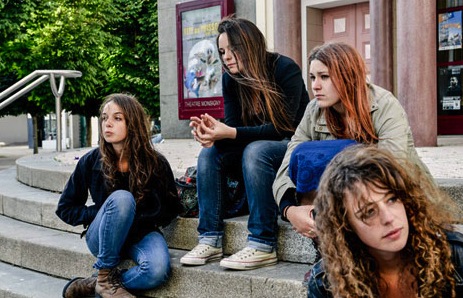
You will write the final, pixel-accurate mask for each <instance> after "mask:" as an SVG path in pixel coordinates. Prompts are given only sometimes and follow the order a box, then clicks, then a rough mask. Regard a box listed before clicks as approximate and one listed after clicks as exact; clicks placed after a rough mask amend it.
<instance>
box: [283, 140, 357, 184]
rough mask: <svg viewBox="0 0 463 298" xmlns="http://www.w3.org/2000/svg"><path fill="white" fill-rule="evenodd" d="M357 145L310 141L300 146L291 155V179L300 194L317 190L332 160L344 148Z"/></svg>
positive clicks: (350, 142) (352, 143) (352, 142)
mask: <svg viewBox="0 0 463 298" xmlns="http://www.w3.org/2000/svg"><path fill="white" fill-rule="evenodd" d="M354 144H357V142H356V141H353V140H345V139H344V140H343V139H342V140H325V141H308V142H304V143H301V144H299V145H298V146H297V147H296V148H295V149H294V151H293V153H292V154H291V159H290V161H289V177H290V178H291V180H292V181H293V183H294V184H295V185H296V191H297V192H298V193H305V192H310V191H312V190H316V189H317V187H318V183H319V182H320V178H321V176H322V174H323V171H324V170H325V168H326V166H327V165H328V163H329V162H330V161H331V159H332V158H333V157H334V156H335V155H336V154H338V153H339V152H341V151H342V150H343V149H344V148H346V147H348V146H351V145H354Z"/></svg>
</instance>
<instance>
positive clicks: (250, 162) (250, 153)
mask: <svg viewBox="0 0 463 298" xmlns="http://www.w3.org/2000/svg"><path fill="white" fill-rule="evenodd" d="M267 149H268V145H267V144H266V142H264V141H256V142H252V143H250V144H249V145H248V146H246V148H245V149H244V152H243V160H242V162H243V168H246V169H248V170H249V169H252V168H253V167H254V166H256V165H258V164H260V163H263V162H265V159H266V158H267V153H266V152H267Z"/></svg>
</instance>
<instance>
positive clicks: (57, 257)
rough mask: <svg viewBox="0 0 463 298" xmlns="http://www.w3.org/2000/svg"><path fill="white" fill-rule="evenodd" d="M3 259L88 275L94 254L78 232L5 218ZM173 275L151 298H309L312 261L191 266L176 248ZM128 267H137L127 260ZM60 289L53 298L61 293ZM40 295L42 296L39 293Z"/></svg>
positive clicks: (0, 238)
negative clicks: (255, 266)
mask: <svg viewBox="0 0 463 298" xmlns="http://www.w3.org/2000/svg"><path fill="white" fill-rule="evenodd" d="M0 243H2V245H1V246H0V260H1V261H3V262H7V263H11V264H14V265H17V266H21V267H23V268H27V269H30V270H34V271H38V272H45V273H47V274H49V275H53V276H58V277H63V278H67V279H69V278H71V277H73V276H88V275H90V274H91V272H92V269H91V268H92V264H93V262H94V257H93V256H92V255H91V254H90V252H89V251H88V249H87V247H86V244H85V241H84V240H82V239H80V238H79V237H78V236H77V235H75V234H72V233H67V232H63V231H57V230H51V229H47V228H43V227H38V226H34V225H31V224H27V223H23V222H19V221H17V220H14V219H10V218H7V217H5V216H0ZM170 252H171V257H172V267H173V276H172V279H170V280H169V282H168V283H167V284H165V285H164V286H162V287H160V288H159V289H156V290H152V291H149V292H144V293H143V296H146V297H160V296H161V297H179V298H181V297H192V296H194V297H301V298H302V297H306V296H307V289H306V288H305V286H304V285H303V284H302V280H303V278H304V274H305V273H306V272H307V271H308V270H309V269H310V267H309V266H308V265H307V264H298V263H288V262H280V263H279V264H277V265H276V266H271V267H265V268H260V269H256V270H252V271H244V272H243V271H234V270H227V269H223V268H221V267H220V266H219V265H218V262H215V263H210V264H207V265H205V266H199V267H185V266H182V265H181V264H180V263H179V259H180V258H181V257H182V256H183V255H184V254H185V253H186V251H181V250H174V249H171V250H170ZM125 265H128V266H130V265H133V263H131V262H126V263H125ZM58 295H59V293H55V294H54V295H51V296H49V297H59V296H58ZM33 297H38V296H33Z"/></svg>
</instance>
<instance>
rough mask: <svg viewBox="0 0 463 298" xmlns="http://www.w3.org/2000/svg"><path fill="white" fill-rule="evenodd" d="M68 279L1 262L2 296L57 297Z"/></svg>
mask: <svg viewBox="0 0 463 298" xmlns="http://www.w3.org/2000/svg"><path fill="white" fill-rule="evenodd" d="M66 282H67V280H65V279H62V278H57V277H53V276H50V275H47V274H43V273H40V272H35V271H32V270H28V269H24V268H20V267H17V266H14V265H11V264H7V263H3V262H0V297H8V298H51V297H53V298H55V297H61V291H62V289H63V287H64V285H65V284H66Z"/></svg>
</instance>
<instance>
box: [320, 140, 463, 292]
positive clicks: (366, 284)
mask: <svg viewBox="0 0 463 298" xmlns="http://www.w3.org/2000/svg"><path fill="white" fill-rule="evenodd" d="M405 164H406V166H402V165H401V163H400V161H398V160H397V159H396V158H395V157H394V156H393V155H392V154H391V153H389V152H386V151H384V150H381V149H378V148H377V147H376V146H365V145H356V146H352V147H351V148H348V149H345V150H344V151H343V152H341V153H340V154H338V155H337V156H336V157H335V158H334V159H333V160H332V161H331V163H330V164H329V165H328V167H327V168H326V170H325V172H324V174H323V176H322V178H321V181H320V185H319V189H318V193H317V197H316V198H315V201H314V204H315V210H316V213H317V216H316V226H317V230H318V231H319V233H318V235H319V241H320V243H319V244H320V251H321V255H322V258H323V262H324V266H325V271H326V277H327V279H328V282H329V285H330V286H329V289H328V290H329V291H330V292H331V293H332V295H333V296H334V297H381V291H380V289H384V286H385V285H386V283H385V281H384V280H382V279H381V277H380V275H379V268H378V264H377V262H376V261H375V259H374V258H373V257H372V256H371V254H370V253H369V252H368V250H367V248H366V246H365V245H364V244H363V242H362V241H361V240H360V238H359V237H358V236H357V234H355V233H354V231H353V229H352V227H351V226H350V223H349V221H348V218H347V211H346V207H345V203H346V193H350V194H352V196H355V197H357V198H360V199H361V200H362V199H363V200H367V198H365V197H364V196H362V190H361V188H362V186H366V187H367V189H368V188H369V187H368V186H374V187H378V188H380V189H385V190H388V191H390V192H391V193H392V194H394V195H395V196H396V197H397V198H400V200H401V202H403V205H404V208H405V211H406V214H407V217H408V222H409V236H408V241H407V244H406V246H405V248H404V249H403V250H402V252H401V254H402V256H401V257H402V260H403V266H402V268H403V270H402V273H403V274H404V276H411V277H412V278H411V279H410V280H409V279H406V280H407V282H408V284H406V285H405V287H406V288H407V290H409V291H414V293H415V294H418V297H443V296H444V295H445V297H455V295H456V294H455V280H454V276H453V274H454V265H453V263H452V261H451V250H450V246H449V244H448V242H447V238H446V234H445V231H446V230H451V229H452V228H451V225H450V223H456V222H457V221H458V220H457V219H460V218H461V217H459V215H458V214H453V213H451V212H450V211H449V210H452V208H453V210H458V209H459V208H458V207H456V209H455V206H456V204H454V203H453V202H452V201H451V200H450V199H449V198H448V197H447V196H446V195H444V194H443V193H441V192H440V191H439V190H438V189H437V187H436V185H435V184H434V183H433V181H431V180H430V179H429V178H428V176H427V175H426V174H423V173H421V172H420V171H419V170H418V169H416V167H415V166H413V165H410V164H409V163H405ZM410 169H414V170H413V171H411V170H410ZM415 169H416V170H415ZM436 196H439V197H440V198H441V199H440V200H439V206H436V205H435V203H432V202H431V200H430V199H429V198H431V197H432V198H434V197H436ZM444 202H445V204H446V205H447V206H450V207H449V209H447V210H444V209H443V208H441V204H443V203H444ZM443 293H447V294H443Z"/></svg>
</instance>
